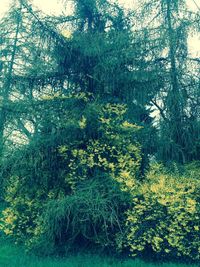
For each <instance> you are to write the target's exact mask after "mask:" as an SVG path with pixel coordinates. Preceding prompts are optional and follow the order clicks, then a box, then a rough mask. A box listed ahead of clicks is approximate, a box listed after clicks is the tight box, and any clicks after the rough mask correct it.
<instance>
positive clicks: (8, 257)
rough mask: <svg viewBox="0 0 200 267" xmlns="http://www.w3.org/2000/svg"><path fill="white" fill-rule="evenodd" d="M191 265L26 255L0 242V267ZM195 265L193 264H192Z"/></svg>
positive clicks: (14, 247)
mask: <svg viewBox="0 0 200 267" xmlns="http://www.w3.org/2000/svg"><path fill="white" fill-rule="evenodd" d="M90 266H91V267H93V266H94V267H108V266H112V267H159V266H161V267H186V266H187V267H189V266H190V267H192V266H191V265H183V264H180V265H179V264H172V263H168V264H167V263H165V264H153V263H146V262H143V261H140V260H131V259H130V260H126V261H123V262H120V261H119V260H114V259H111V258H105V259H103V258H102V257H100V256H94V255H90V256H88V255H79V256H70V257H69V258H67V257H66V258H65V259H52V258H37V257H35V256H30V255H26V254H25V253H24V251H23V250H22V249H20V248H19V247H17V246H15V245H11V244H10V243H8V242H3V241H2V242H0V267H90ZM194 266H195V265H194Z"/></svg>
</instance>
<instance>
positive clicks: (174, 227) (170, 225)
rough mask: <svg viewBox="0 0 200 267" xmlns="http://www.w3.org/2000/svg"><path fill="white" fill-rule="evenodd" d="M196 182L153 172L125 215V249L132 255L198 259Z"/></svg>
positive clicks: (199, 184) (198, 186) (199, 209)
mask: <svg viewBox="0 0 200 267" xmlns="http://www.w3.org/2000/svg"><path fill="white" fill-rule="evenodd" d="M199 193H200V181H199V179H198V177H196V178H194V177H193V178H187V177H180V176H179V177H177V176H173V175H170V174H166V173H165V172H163V171H162V172H160V171H159V168H158V166H156V169H155V168H153V169H152V170H151V171H150V173H149V174H148V176H147V180H146V181H145V182H144V183H142V184H141V185H140V186H139V187H138V188H137V190H136V191H135V195H133V196H132V204H133V206H132V208H131V209H129V211H128V212H127V221H126V227H127V236H126V241H125V246H128V247H129V249H130V251H131V253H132V255H134V256H135V255H138V254H142V253H144V252H145V251H147V250H150V251H151V250H152V251H154V252H156V253H158V254H159V255H160V256H164V255H165V256H166V255H168V256H170V257H184V256H185V257H190V258H192V259H195V260H196V259H199V255H200V223H199V222H200V198H199Z"/></svg>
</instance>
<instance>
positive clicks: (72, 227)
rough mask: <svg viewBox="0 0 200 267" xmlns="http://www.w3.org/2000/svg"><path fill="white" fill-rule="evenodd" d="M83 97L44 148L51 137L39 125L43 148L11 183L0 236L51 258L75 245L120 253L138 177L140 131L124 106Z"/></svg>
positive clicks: (21, 162) (19, 168)
mask: <svg viewBox="0 0 200 267" xmlns="http://www.w3.org/2000/svg"><path fill="white" fill-rule="evenodd" d="M83 98H84V99H81V105H82V109H81V112H80V109H79V113H77V112H76V110H75V111H74V112H75V114H74V112H73V110H72V109H69V107H68V110H69V112H68V113H67V111H66V110H65V111H64V112H65V113H64V114H62V115H63V116H60V117H59V118H54V117H53V118H52V120H53V122H54V120H55V119H57V120H58V121H59V124H60V125H61V126H60V128H57V129H54V131H52V130H51V129H50V127H51V125H49V123H48V132H50V133H53V134H52V135H53V136H51V134H50V135H47V139H48V142H41V139H42V136H43V135H42V134H43V132H44V133H45V136H46V128H45V123H44V124H43V123H42V122H41V126H40V127H41V136H40V138H39V142H38V143H35V146H34V149H32V148H31V149H28V148H26V149H25V151H24V154H25V155H26V157H25V158H22V159H20V160H19V161H18V164H17V169H14V170H12V176H11V178H10V181H9V182H8V183H7V187H6V197H5V199H6V201H7V203H8V207H7V208H6V209H5V210H4V211H3V219H2V229H3V230H4V232H5V233H6V234H8V235H11V236H13V237H14V238H17V240H20V241H23V242H25V243H26V244H27V245H28V246H30V247H35V248H36V247H37V248H39V249H40V250H41V248H42V247H43V248H48V249H47V250H48V252H50V251H53V250H54V249H57V248H58V247H67V246H68V247H70V246H73V245H74V244H75V243H76V242H77V239H79V240H82V241H83V243H84V244H86V243H93V244H97V245H99V246H101V247H103V248H105V247H108V246H112V247H116V243H115V239H116V234H120V233H121V232H122V231H123V227H122V224H123V223H122V222H123V220H124V212H125V211H126V210H127V209H128V208H129V206H130V198H129V197H130V191H131V190H132V189H133V188H134V187H135V185H136V180H137V178H138V177H139V175H140V163H141V153H140V146H139V145H138V143H137V131H138V128H139V127H137V126H136V125H134V124H132V123H130V122H129V121H127V120H126V106H125V105H120V104H106V105H104V104H95V103H89V102H88V99H87V98H85V97H83ZM57 100H59V99H57ZM46 101H47V102H50V101H55V99H48V100H46ZM61 101H63V99H62V98H61ZM64 101H72V99H67V98H64ZM78 104H80V99H79V100H78ZM57 106H58V105H57ZM54 107H55V105H54ZM50 114H51V113H50ZM49 121H50V118H49ZM66 121H67V122H66ZM52 127H55V124H54V123H53V126H52ZM65 127H66V128H65ZM55 132H56V138H55ZM59 133H60V138H59ZM63 135H64V136H65V138H63ZM53 137H54V138H53ZM42 140H43V139H42ZM44 141H45V140H44ZM32 152H34V153H32ZM21 154H22V153H21Z"/></svg>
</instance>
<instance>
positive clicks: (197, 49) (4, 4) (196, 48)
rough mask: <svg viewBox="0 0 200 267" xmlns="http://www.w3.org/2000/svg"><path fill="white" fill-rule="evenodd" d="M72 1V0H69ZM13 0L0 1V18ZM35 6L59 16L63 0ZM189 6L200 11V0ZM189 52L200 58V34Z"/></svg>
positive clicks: (128, 0)
mask: <svg viewBox="0 0 200 267" xmlns="http://www.w3.org/2000/svg"><path fill="white" fill-rule="evenodd" d="M69 1H70V0H69ZM10 2H11V0H0V17H1V16H3V14H4V13H5V12H6V10H8V7H9V4H10ZM32 2H33V4H34V5H35V6H36V7H37V8H38V9H40V10H42V11H43V12H44V13H47V14H52V15H53V14H54V15H59V14H61V13H62V11H63V4H62V0H32ZM135 2H136V0H119V3H121V4H123V5H124V6H125V7H126V8H131V6H133V5H134V3H135ZM187 5H188V6H189V8H190V9H191V10H192V11H197V10H198V8H199V9H200V0H187ZM189 50H190V52H191V54H192V55H193V56H194V57H199V56H200V34H199V35H195V36H191V37H190V40H189Z"/></svg>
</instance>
